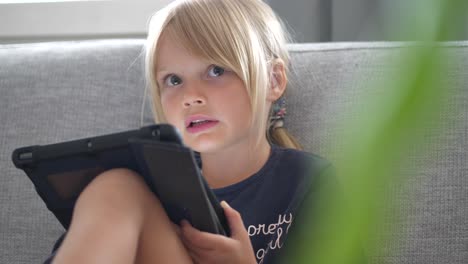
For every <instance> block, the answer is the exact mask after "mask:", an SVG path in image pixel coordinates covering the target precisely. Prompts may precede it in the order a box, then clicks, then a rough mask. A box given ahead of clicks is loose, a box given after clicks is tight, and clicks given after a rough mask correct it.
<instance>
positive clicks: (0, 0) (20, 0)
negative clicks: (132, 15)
mask: <svg viewBox="0 0 468 264" xmlns="http://www.w3.org/2000/svg"><path fill="white" fill-rule="evenodd" d="M91 1H111V0H16V1H14V0H0V4H34V3H57V2H91Z"/></svg>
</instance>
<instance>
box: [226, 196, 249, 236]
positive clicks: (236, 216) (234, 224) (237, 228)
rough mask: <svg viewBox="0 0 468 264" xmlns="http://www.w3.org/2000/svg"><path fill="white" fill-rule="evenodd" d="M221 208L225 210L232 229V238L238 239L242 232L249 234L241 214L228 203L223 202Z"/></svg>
mask: <svg viewBox="0 0 468 264" xmlns="http://www.w3.org/2000/svg"><path fill="white" fill-rule="evenodd" d="M221 207H223V209H224V215H225V216H226V219H227V221H228V224H229V228H230V229H231V237H237V236H239V235H240V234H242V232H245V233H246V234H247V231H246V230H245V227H244V222H243V221H242V217H241V215H240V213H239V212H237V211H236V210H235V209H234V208H232V207H231V206H230V205H229V204H228V203H227V202H226V201H222V202H221Z"/></svg>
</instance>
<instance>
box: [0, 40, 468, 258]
mask: <svg viewBox="0 0 468 264" xmlns="http://www.w3.org/2000/svg"><path fill="white" fill-rule="evenodd" d="M143 43H144V42H143V40H141V39H130V40H129V39H126V40H119V39H116V40H91V41H70V42H55V43H34V44H18V45H0V121H1V123H0V146H1V147H0V204H1V210H0V263H38V262H40V261H41V260H43V259H44V258H45V256H46V255H47V254H48V253H49V251H50V249H51V247H52V245H53V243H54V241H55V240H56V239H57V238H58V237H59V235H60V234H61V233H62V232H63V230H62V228H61V227H60V224H59V223H58V221H57V220H56V219H55V218H54V216H53V215H52V214H51V213H50V212H49V211H48V210H47V208H46V207H45V206H44V204H43V203H42V201H41V200H40V199H39V197H38V196H37V195H36V193H35V190H34V187H33V186H32V184H31V182H30V181H29V180H28V179H27V177H26V175H25V174H24V173H23V172H22V171H20V170H17V169H16V168H15V167H14V166H13V165H12V162H11V152H12V151H13V149H14V148H16V147H19V146H25V145H31V144H48V143H53V142H58V141H63V140H71V139H77V138H82V137H88V136H93V135H99V134H105V133H111V132H116V131H123V130H126V129H134V128H137V127H139V126H140V125H144V124H149V123H151V122H152V120H151V114H150V110H149V107H148V104H146V106H143V102H144V101H145V95H144V86H145V81H144V77H143V66H142V65H143V64H142V59H143V54H142V51H143V50H142V47H143ZM290 49H291V52H292V61H293V75H292V76H291V84H290V86H291V87H290V89H289V92H288V95H287V102H288V115H287V120H286V126H287V127H288V128H289V129H290V130H291V132H292V133H293V134H295V135H297V137H298V138H299V140H300V141H301V142H302V143H303V144H304V145H305V147H306V149H307V150H310V151H313V152H315V153H318V154H321V155H322V156H326V157H327V153H326V145H327V144H333V145H334V147H336V148H338V149H339V148H340V146H341V145H342V144H343V143H344V142H342V141H341V139H340V138H335V135H336V131H334V130H333V128H332V127H333V126H332V124H333V123H334V122H336V121H340V120H339V118H340V117H339V116H340V115H339V114H338V113H340V112H343V111H347V109H348V107H350V106H352V105H353V103H355V102H356V101H357V99H358V98H360V97H361V96H362V95H363V94H367V93H369V92H372V93H377V94H378V92H379V89H380V88H379V87H373V88H372V89H373V90H369V87H368V86H363V85H362V81H363V80H364V81H371V80H375V79H376V78H379V76H382V75H383V74H385V73H386V72H387V71H392V70H393V69H394V67H395V66H391V65H390V63H388V61H391V58H393V57H394V56H395V55H397V54H399V53H401V51H402V49H404V48H403V47H402V44H401V43H330V44H301V45H299V44H295V45H291V47H290ZM445 49H446V50H447V51H448V53H449V54H450V56H451V58H452V60H453V62H454V66H451V67H449V69H448V70H447V72H446V73H443V74H446V75H447V76H449V79H448V80H447V81H446V83H444V85H443V87H441V89H454V90H455V91H456V92H457V94H458V96H457V97H456V98H452V99H451V101H450V102H449V104H448V105H447V106H446V107H447V108H448V109H449V110H450V111H448V114H446V116H444V117H443V118H444V119H445V120H446V121H447V122H445V123H444V124H445V126H446V128H445V130H444V131H445V133H444V135H442V136H441V137H438V136H439V135H437V132H436V131H439V130H436V129H434V132H433V133H429V137H433V140H437V142H438V144H437V145H438V146H439V148H440V149H438V150H434V151H433V152H431V153H429V155H426V156H424V157H422V156H421V157H419V156H414V157H411V158H410V159H409V161H410V163H414V164H417V165H418V168H419V169H418V170H415V171H412V172H411V173H407V174H408V175H407V176H408V177H407V178H406V184H405V185H404V188H401V187H402V186H395V187H394V189H393V191H390V192H388V199H389V200H390V201H392V202H396V203H398V204H401V205H402V206H401V207H400V208H399V209H398V210H396V211H392V210H393V209H391V208H388V210H386V218H385V219H384V222H383V223H382V224H381V226H380V227H378V229H382V230H385V229H389V228H390V226H395V227H396V228H395V229H392V232H391V233H390V234H388V233H387V235H385V238H387V239H382V240H376V243H378V244H379V245H380V246H381V248H382V249H381V250H380V251H379V252H372V253H371V262H372V263H450V264H462V263H468V156H467V153H468V133H467V126H468V125H467V124H468V117H467V114H466V113H467V112H468V74H467V69H468V42H466V41H465V42H452V43H446V44H445ZM389 58H390V59H389ZM356 76H361V77H363V78H364V79H363V80H362V79H361V80H360V81H358V80H356V78H355V77H356ZM365 87H367V88H365ZM450 113H454V114H450ZM355 118H358V117H355ZM429 140H432V139H431V138H429ZM330 142H331V143H330ZM329 158H330V159H332V160H333V157H329ZM340 177H346V175H345V173H342V174H341V175H340ZM384 211H385V210H384Z"/></svg>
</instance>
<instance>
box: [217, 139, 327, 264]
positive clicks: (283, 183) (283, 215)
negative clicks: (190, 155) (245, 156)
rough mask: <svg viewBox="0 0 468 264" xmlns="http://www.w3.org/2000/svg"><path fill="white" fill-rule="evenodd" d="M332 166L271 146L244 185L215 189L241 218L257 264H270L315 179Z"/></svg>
mask: <svg viewBox="0 0 468 264" xmlns="http://www.w3.org/2000/svg"><path fill="white" fill-rule="evenodd" d="M328 167H330V165H329V163H328V162H327V161H326V160H325V159H323V158H321V157H319V156H317V155H313V154H310V153H307V152H303V151H298V150H294V149H287V148H281V147H278V146H272V150H271V154H270V157H269V159H268V160H267V162H266V163H265V165H264V166H263V167H262V168H261V169H260V170H259V171H258V172H257V173H255V174H254V175H252V176H251V177H249V178H247V179H246V180H243V181H242V182H239V183H236V184H234V185H230V186H228V187H225V188H220V189H214V190H213V191H214V193H215V194H216V196H217V197H218V199H219V200H220V201H222V200H225V201H226V202H228V203H229V204H230V205H231V206H232V207H233V208H234V209H236V210H237V211H238V212H239V213H240V214H241V216H242V219H243V221H244V225H245V228H246V229H247V232H248V233H249V236H250V240H251V241H252V246H253V248H254V253H255V256H256V258H257V261H258V263H271V262H273V260H274V259H276V258H277V256H278V253H279V251H280V250H281V248H283V245H284V243H285V239H286V236H287V235H288V232H289V229H290V227H291V225H292V223H293V221H294V219H295V216H296V213H297V212H298V210H299V207H300V206H301V204H302V202H303V200H304V198H305V197H306V195H307V194H308V192H309V190H311V189H312V185H313V183H314V182H315V179H314V178H315V177H318V176H319V175H320V174H322V173H323V172H324V171H325V170H326V169H327V168H328Z"/></svg>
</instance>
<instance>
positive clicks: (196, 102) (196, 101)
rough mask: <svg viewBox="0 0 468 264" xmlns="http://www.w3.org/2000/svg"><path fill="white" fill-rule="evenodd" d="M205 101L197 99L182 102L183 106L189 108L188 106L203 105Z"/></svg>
mask: <svg viewBox="0 0 468 264" xmlns="http://www.w3.org/2000/svg"><path fill="white" fill-rule="evenodd" d="M204 104H205V100H203V99H201V98H198V99H193V98H192V99H186V100H184V106H185V107H189V106H195V105H204Z"/></svg>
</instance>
